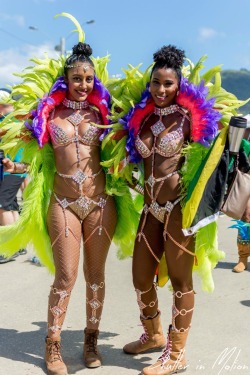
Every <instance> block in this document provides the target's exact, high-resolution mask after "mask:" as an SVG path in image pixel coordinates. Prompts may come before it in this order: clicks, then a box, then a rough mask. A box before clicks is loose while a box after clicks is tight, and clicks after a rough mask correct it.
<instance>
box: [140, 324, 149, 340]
mask: <svg viewBox="0 0 250 375" xmlns="http://www.w3.org/2000/svg"><path fill="white" fill-rule="evenodd" d="M142 327H143V329H144V332H143V334H142V335H141V337H140V341H141V343H142V344H145V342H147V341H148V339H149V335H148V331H147V328H146V327H145V326H144V325H142Z"/></svg>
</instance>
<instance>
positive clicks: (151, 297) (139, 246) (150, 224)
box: [132, 213, 164, 318]
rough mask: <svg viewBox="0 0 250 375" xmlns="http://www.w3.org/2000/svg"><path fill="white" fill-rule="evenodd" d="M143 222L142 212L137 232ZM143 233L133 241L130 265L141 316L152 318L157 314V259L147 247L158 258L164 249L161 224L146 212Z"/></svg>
mask: <svg viewBox="0 0 250 375" xmlns="http://www.w3.org/2000/svg"><path fill="white" fill-rule="evenodd" d="M143 222H144V213H143V215H142V218H141V221H140V225H139V230H138V233H140V231H141V228H142V225H143ZM143 233H144V235H145V236H146V238H144V237H143V236H141V237H140V236H137V238H136V241H135V248H134V254H133V267H132V272H133V284H134V287H135V290H136V292H137V302H138V305H139V308H140V312H141V316H142V317H144V318H148V317H151V318H153V317H154V316H155V315H156V314H157V309H158V300H157V294H156V289H155V288H154V285H153V283H154V277H155V273H156V269H157V266H158V261H157V260H156V259H155V258H154V257H153V255H152V254H151V252H150V250H149V247H150V248H151V249H152V251H153V252H154V254H155V255H156V256H157V257H158V258H159V259H160V258H161V256H162V253H163V249H164V247H163V236H162V233H163V224H162V223H160V222H159V221H158V220H157V219H155V218H154V217H153V216H152V215H151V214H148V215H147V219H146V222H145V224H144V228H143ZM145 239H146V241H145ZM142 265H143V267H142Z"/></svg>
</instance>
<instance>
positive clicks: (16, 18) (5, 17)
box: [0, 13, 25, 26]
mask: <svg viewBox="0 0 250 375" xmlns="http://www.w3.org/2000/svg"><path fill="white" fill-rule="evenodd" d="M0 18H1V20H2V21H8V22H9V21H10V22H14V23H15V24H17V25H18V26H24V25H25V19H24V17H23V16H22V15H20V14H7V13H0Z"/></svg>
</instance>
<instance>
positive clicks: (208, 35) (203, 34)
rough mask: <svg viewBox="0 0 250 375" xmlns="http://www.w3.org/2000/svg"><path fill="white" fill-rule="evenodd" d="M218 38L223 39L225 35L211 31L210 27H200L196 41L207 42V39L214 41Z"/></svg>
mask: <svg viewBox="0 0 250 375" xmlns="http://www.w3.org/2000/svg"><path fill="white" fill-rule="evenodd" d="M218 37H225V33H223V32H219V31H217V30H215V29H212V28H211V27H202V28H201V29H200V30H199V36H198V39H199V40H200V41H204V40H208V39H214V38H218Z"/></svg>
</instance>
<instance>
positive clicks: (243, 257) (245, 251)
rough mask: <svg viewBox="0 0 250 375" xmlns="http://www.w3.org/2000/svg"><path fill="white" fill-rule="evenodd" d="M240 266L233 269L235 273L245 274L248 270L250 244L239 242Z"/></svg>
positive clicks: (237, 265)
mask: <svg viewBox="0 0 250 375" xmlns="http://www.w3.org/2000/svg"><path fill="white" fill-rule="evenodd" d="M238 254H239V261H238V264H236V266H235V267H234V268H233V272H237V273H239V272H243V271H244V270H246V269H247V258H248V257H249V256H250V243H239V242H238Z"/></svg>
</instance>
